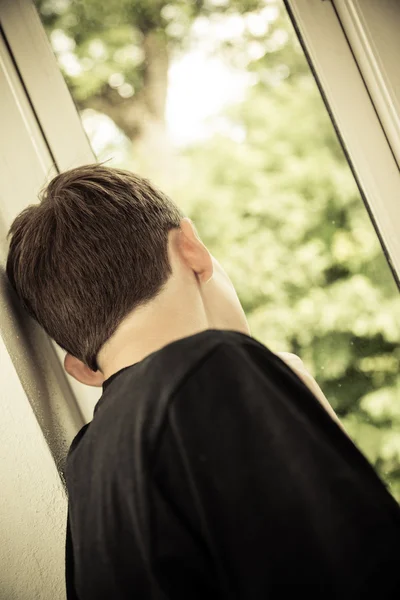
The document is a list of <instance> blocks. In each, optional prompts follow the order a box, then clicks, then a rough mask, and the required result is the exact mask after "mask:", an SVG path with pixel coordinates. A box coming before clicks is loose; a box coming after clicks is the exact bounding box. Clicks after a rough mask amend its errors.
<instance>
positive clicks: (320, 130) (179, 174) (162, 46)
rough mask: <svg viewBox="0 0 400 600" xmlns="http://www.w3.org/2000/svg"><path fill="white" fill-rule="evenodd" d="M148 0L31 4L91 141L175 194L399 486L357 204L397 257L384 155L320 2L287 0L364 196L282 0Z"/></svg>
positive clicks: (370, 261) (394, 173)
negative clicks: (153, 0) (340, 63)
mask: <svg viewBox="0 0 400 600" xmlns="http://www.w3.org/2000/svg"><path fill="white" fill-rule="evenodd" d="M159 4H160V6H161V9H160V7H159V10H157V11H153V10H152V8H151V5H150V4H149V3H148V2H147V1H146V0H141V1H136V2H131V1H128V0H126V1H121V2H118V3H111V2H110V3H99V2H97V1H96V0H82V1H81V2H68V1H64V0H38V1H37V2H36V5H37V8H38V10H39V12H40V15H41V18H42V21H43V24H44V26H45V28H46V31H47V34H48V37H49V39H50V41H51V44H52V47H53V50H54V53H55V55H56V57H57V60H58V63H59V65H60V67H61V69H62V71H63V73H64V77H65V80H66V82H67V83H68V86H69V89H70V91H71V93H72V96H73V98H74V100H75V102H76V105H77V107H78V109H79V112H80V114H81V118H82V123H83V125H84V127H85V130H86V132H87V134H88V136H89V139H90V141H91V144H92V148H93V150H94V152H95V154H96V155H97V157H98V159H99V160H108V161H109V164H113V165H120V166H123V167H125V168H129V169H132V170H136V171H138V172H139V173H141V174H145V175H147V176H150V177H151V178H152V179H153V180H155V181H156V183H158V184H159V185H160V186H161V187H163V188H164V189H166V190H167V191H168V192H169V193H170V194H171V195H172V196H173V197H174V198H175V199H176V200H177V201H178V203H179V204H180V205H181V206H182V208H183V209H184V210H185V211H186V212H187V213H188V214H189V215H190V216H191V218H192V219H193V220H194V221H195V222H196V224H197V226H198V228H199V230H200V232H201V234H202V237H203V239H204V241H205V242H206V243H207V244H208V246H209V248H210V250H211V251H212V252H213V253H214V254H215V255H216V256H217V257H218V258H219V259H220V260H221V262H222V264H224V266H225V267H226V269H227V271H228V272H229V274H230V275H231V277H232V279H233V281H234V283H235V285H236V287H237V290H238V292H239V295H240V298H241V300H242V303H243V305H244V308H245V310H246V312H247V314H248V317H249V321H250V324H251V327H252V332H253V335H254V336H255V337H256V338H258V339H260V340H261V341H262V342H264V343H265V344H266V345H267V346H269V347H270V348H271V349H272V350H275V351H278V350H287V351H293V352H295V353H297V354H299V355H300V356H301V358H302V359H303V361H304V362H305V364H306V365H307V367H308V368H309V369H310V370H311V371H312V372H313V374H314V375H315V377H316V379H317V381H318V382H319V384H320V385H321V387H322V389H323V390H324V392H325V394H326V395H327V397H328V399H329V400H330V402H331V403H332V405H333V407H334V409H335V410H336V411H337V413H338V414H339V416H340V418H341V419H342V421H343V423H344V425H345V427H346V428H347V430H348V431H349V433H350V435H351V436H352V437H353V439H354V440H355V442H356V443H357V444H358V445H359V446H360V447H361V448H362V450H363V451H364V452H365V454H366V455H367V456H368V458H369V459H370V460H371V462H372V463H373V464H374V465H375V467H376V468H377V470H378V471H379V473H380V474H381V476H382V477H383V478H384V479H385V480H386V481H387V482H388V483H389V484H390V486H391V490H392V492H393V494H394V495H395V496H396V498H397V499H398V500H400V404H399V402H398V396H399V387H400V378H399V361H400V351H399V346H398V341H399V327H400V325H399V324H400V319H399V317H400V301H399V297H398V290H397V288H396V284H395V281H394V278H393V275H392V273H391V271H390V268H389V265H388V263H387V260H386V258H385V255H384V252H383V251H382V247H381V245H380V243H379V239H378V236H377V234H376V232H375V229H374V226H373V224H372V223H371V219H370V217H369V214H368V211H369V212H370V213H371V215H372V217H373V220H374V224H375V226H376V227H377V230H378V232H379V235H380V237H381V239H382V241H383V243H384V246H385V250H386V252H387V254H388V256H389V257H390V259H391V261H392V265H393V266H394V268H396V267H397V266H399V265H400V255H399V254H398V253H397V244H398V242H397V239H395V238H396V235H395V234H397V236H399V235H400V223H399V221H398V217H397V216H396V215H394V209H393V204H392V202H393V199H394V197H395V195H396V191H397V190H398V187H397V186H398V185H399V182H398V179H397V178H398V169H397V165H396V164H395V161H394V159H393V155H392V152H391V149H390V147H389V146H388V144H387V140H386V137H385V135H384V133H383V131H382V128H381V125H380V122H379V119H377V117H376V113H375V111H374V107H373V106H372V104H371V102H370V98H369V95H368V93H367V91H366V89H365V86H363V85H362V87H360V85H361V84H363V82H362V79H361V78H360V74H359V71H358V68H357V65H356V64H355V63H354V59H353V58H352V54H351V52H350V51H349V48H348V46H347V45H346V44H347V41H346V38H345V36H344V35H343V30H342V29H341V27H340V24H339V22H338V19H337V15H336V13H335V11H334V10H333V6H332V5H331V3H329V2H307V3H304V2H303V3H301V2H288V3H287V4H288V8H289V9H290V12H291V16H292V19H293V21H294V22H295V24H296V27H297V28H298V29H299V30H301V31H300V33H301V35H302V36H303V44H304V46H305V48H306V50H307V52H308V54H309V57H310V58H311V60H312V61H313V68H314V69H315V71H316V72H317V74H318V77H319V84H320V86H321V87H322V89H323V91H324V95H325V97H326V98H328V96H329V98H328V104H329V108H330V110H331V112H332V113H333V116H334V118H335V121H336V125H337V127H338V128H339V129H340V131H341V134H342V140H343V142H344V144H345V147H346V152H347V156H348V158H349V159H350V161H351V165H352V168H353V170H354V172H355V174H356V175H357V178H358V183H359V186H360V189H361V191H362V193H363V195H364V198H366V199H367V200H368V211H367V210H366V207H365V204H364V201H363V199H362V197H361V195H360V192H359V188H358V187H357V185H356V183H355V180H354V177H353V175H352V173H351V170H350V168H349V165H348V161H347V160H346V158H345V156H344V153H343V150H342V147H341V145H340V143H339V141H338V139H337V136H336V134H335V130H334V127H333V125H332V123H331V120H330V118H329V115H328V112H327V110H326V107H325V105H324V102H323V100H322V98H321V95H320V93H319V90H318V87H317V84H316V82H315V79H314V77H313V75H312V73H311V71H310V68H309V66H308V63H307V60H306V58H305V56H304V53H303V51H302V49H301V47H300V44H299V42H298V40H297V36H296V33H295V31H294V29H293V25H292V24H291V22H290V19H289V17H288V15H287V13H286V11H285V10H284V6H283V3H281V2H278V1H273V0H272V1H266V0H253V1H250V2H248V1H246V2H244V1H241V0H236V1H234V2H226V1H224V0H208V1H207V2H205V3H204V5H199V4H195V3H182V2H178V1H176V2H173V1H170V2H165V3H163V2H160V3H159ZM314 5H315V7H316V8H315V11H316V12H314ZM301 7H303V8H301ZM311 9H312V10H311ZM327 19H328V20H329V24H330V25H332V23H334V25H335V27H336V29H335V27H334V28H333V32H334V35H337V36H338V40H336V39H335V40H334V41H335V43H340V44H341V46H340V48H341V50H343V52H339V54H338V56H339V57H341V58H342V59H343V60H344V62H345V64H346V65H347V70H346V71H345V72H343V71H342V73H341V81H339V79H340V78H339V77H338V74H337V72H336V74H335V73H334V69H333V67H334V58H335V57H334V52H333V51H331V54H329V48H331V50H332V39H329V36H328V35H325V33H326V32H325V31H323V30H319V34H318V35H317V34H316V32H317V30H318V27H319V26H320V25H321V23H326V22H327ZM329 31H331V29H329ZM329 43H331V46H329ZM336 48H338V47H336ZM346 52H347V53H348V55H347V54H346ZM336 60H338V58H337V56H336ZM352 61H353V62H352ZM357 78H358V79H357ZM339 83H340V86H339ZM355 91H356V92H357V93H358V94H359V98H360V103H359V104H357V106H356V107H355V108H353V109H352V110H351V111H350V109H349V106H350V104H351V103H352V102H353V101H354V96H353V95H352V94H353V92H354V93H355ZM366 128H369V129H368V136H369V139H370V140H373V144H372V145H373V146H374V147H375V150H378V149H379V152H378V155H377V158H376V161H378V162H379V169H375V170H374V169H371V168H370V165H371V161H372V160H373V159H372V156H373V155H372V149H371V148H370V145H371V144H370V145H366V142H365V138H364V137H363V136H365V135H367V132H366ZM388 174H389V175H390V177H389V175H388ZM397 197H398V196H397ZM388 206H389V208H388ZM393 215H394V216H393ZM398 239H400V238H398Z"/></svg>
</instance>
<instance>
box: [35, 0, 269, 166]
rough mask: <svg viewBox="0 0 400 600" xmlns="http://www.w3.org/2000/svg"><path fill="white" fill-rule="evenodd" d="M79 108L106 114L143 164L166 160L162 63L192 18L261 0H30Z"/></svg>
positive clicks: (245, 9) (243, 9)
mask: <svg viewBox="0 0 400 600" xmlns="http://www.w3.org/2000/svg"><path fill="white" fill-rule="evenodd" d="M36 5H37V8H38V10H39V13H40V15H41V18H42V21H43V24H44V26H45V28H46V30H47V32H48V33H49V36H50V39H51V40H52V42H53V47H54V49H55V51H56V54H58V57H59V60H60V66H61V68H62V70H63V72H64V76H65V78H66V80H67V82H68V85H69V88H70V90H71V92H72V95H73V97H74V99H75V102H76V104H77V106H78V108H79V109H80V110H82V109H84V108H91V109H93V110H96V111H98V112H100V113H103V114H105V115H107V116H108V117H110V118H111V119H112V120H113V121H114V123H115V124H116V125H117V126H118V127H119V129H120V130H121V131H123V132H124V134H125V135H126V137H127V138H128V139H129V140H131V141H132V142H135V147H137V148H138V152H137V155H139V156H140V157H141V159H142V161H141V162H142V165H141V166H142V168H143V169H145V170H148V169H149V168H150V167H151V165H155V164H158V166H159V167H160V168H161V165H164V167H165V170H168V169H169V168H170V166H171V160H170V157H171V156H172V155H173V152H172V148H171V145H170V143H169V139H168V136H167V132H166V125H165V107H166V99H167V89H168V68H169V65H170V61H171V56H172V54H173V53H174V52H176V51H179V50H182V49H183V48H184V47H185V46H186V45H187V44H188V42H189V39H190V38H189V35H188V34H189V31H190V27H191V25H192V23H193V20H194V19H196V18H198V17H200V16H204V17H206V18H209V19H210V18H212V17H215V18H218V17H220V16H223V15H228V14H239V13H240V14H242V15H243V14H246V13H250V12H252V11H255V10H256V9H258V8H261V7H262V6H264V2H263V0H229V1H224V0H135V1H133V0H107V1H106V2H99V1H98V0H36Z"/></svg>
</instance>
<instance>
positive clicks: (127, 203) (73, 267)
mask: <svg viewBox="0 0 400 600" xmlns="http://www.w3.org/2000/svg"><path fill="white" fill-rule="evenodd" d="M181 218H182V214H181V212H180V210H179V209H178V208H177V207H176V206H175V204H174V203H173V202H172V201H171V200H170V199H169V198H168V197H167V196H166V195H164V194H163V193H162V192H161V191H159V190H158V189H157V188H155V187H154V186H153V185H152V184H151V183H150V182H149V181H148V180H146V179H143V178H141V177H138V176H137V175H134V174H133V173H129V172H128V171H123V170H120V169H114V168H110V167H105V166H103V165H97V164H94V165H86V166H82V167H78V168H76V169H71V170H70V171H67V172H65V173H61V174H60V175H57V176H56V177H55V178H54V179H53V180H52V181H51V182H50V183H49V185H48V186H47V188H45V190H44V191H43V192H42V194H41V202H40V204H37V205H32V206H29V207H28V208H26V209H25V210H23V211H22V212H21V213H20V214H19V215H18V216H17V218H16V219H15V220H14V222H13V224H12V225H11V228H10V231H9V234H8V235H11V236H12V238H11V243H10V251H9V254H8V260H7V275H8V278H9V280H10V282H11V285H12V286H13V288H14V289H15V291H16V293H17V295H18V296H19V297H20V299H21V300H22V303H23V305H24V307H25V309H26V310H27V311H28V313H29V314H30V315H31V316H32V317H33V318H34V319H35V320H36V321H37V322H38V323H39V324H40V325H41V326H42V327H43V328H44V329H45V331H46V332H47V333H48V334H49V336H50V337H52V338H53V339H54V340H55V341H56V342H57V343H58V344H59V345H60V346H61V347H62V348H63V349H64V350H66V351H67V352H69V353H71V354H72V355H73V356H75V357H77V358H79V359H80V360H82V361H83V362H84V363H86V364H87V365H88V366H89V367H90V368H91V369H93V370H97V368H98V366H97V361H96V356H97V354H98V352H99V350H100V348H101V347H102V346H103V344H104V343H105V342H106V341H107V339H108V338H109V337H110V336H111V335H112V334H113V333H114V331H115V330H116V328H117V327H118V325H119V324H120V322H121V321H122V320H123V319H124V317H125V316H127V314H128V313H129V312H130V311H132V310H133V309H134V308H135V307H137V306H139V305H141V304H144V303H145V302H146V301H148V300H150V299H151V298H153V297H155V296H156V295H157V294H158V293H159V292H160V291H161V289H162V287H163V285H164V284H165V283H166V281H167V279H168V277H169V275H170V274H171V267H170V264H169V260H168V250H167V246H168V232H169V231H170V230H171V229H173V228H178V227H179V223H180V220H181Z"/></svg>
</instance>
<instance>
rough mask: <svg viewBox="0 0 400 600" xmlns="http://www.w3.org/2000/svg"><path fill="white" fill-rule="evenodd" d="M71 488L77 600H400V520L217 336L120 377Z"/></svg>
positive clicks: (275, 375)
mask: <svg viewBox="0 0 400 600" xmlns="http://www.w3.org/2000/svg"><path fill="white" fill-rule="evenodd" d="M66 480H67V487H68V493H69V514H68V524H67V544H66V578H67V593H68V600H76V599H77V598H78V599H79V600H133V599H134V600H136V599H152V600H153V599H154V600H155V599H157V600H161V599H162V600H167V599H168V600H169V599H171V600H177V599H178V600H179V599H181V598H182V599H185V600H197V599H205V600H211V599H214V598H218V599H222V598H223V599H230V600H233V599H236V598H237V599H239V598H240V599H245V600H269V599H277V598H286V597H289V596H288V594H289V593H295V592H297V593H299V592H300V591H301V590H303V591H304V592H305V594H306V596H305V597H307V598H319V599H321V598H323V599H324V600H327V599H331V598H338V599H341V600H345V599H352V600H354V599H358V598H360V599H361V598H363V599H365V598H391V597H395V596H396V597H398V595H399V593H400V551H399V549H400V510H399V507H398V505H397V504H396V502H395V501H394V499H393V498H392V497H391V495H390V494H389V493H388V492H387V490H386V488H385V487H384V485H383V483H382V482H381V481H380V480H379V478H378V477H377V475H376V474H375V472H374V470H373V469H372V467H371V466H370V465H369V464H368V462H367V461H366V460H365V459H364V457H363V456H362V455H361V454H360V452H359V451H358V450H357V449H356V448H355V446H354V445H353V443H352V442H351V441H350V439H349V438H348V437H347V436H346V434H345V433H344V432H343V431H342V430H341V428H340V427H339V426H338V425H337V424H336V423H335V422H334V421H333V420H332V419H331V417H330V416H329V415H328V414H327V412H326V411H325V409H324V408H323V407H322V406H321V404H320V403H319V401H318V400H316V399H315V398H314V396H313V394H312V393H311V392H310V391H309V389H308V388H307V387H306V386H305V385H304V384H303V383H302V381H300V379H299V378H298V377H297V376H296V375H295V374H294V373H293V372H292V371H291V369H290V368H289V367H287V366H286V364H284V363H283V362H282V361H281V360H280V359H279V358H278V357H277V356H276V355H274V354H273V353H271V352H270V351H269V350H268V349H266V348H265V347H264V346H263V345H261V344H260V343H258V342H257V341H255V340H254V339H252V338H250V337H248V336H246V335H243V334H240V333H235V332H232V331H215V330H208V331H205V332H202V333H200V334H197V335H194V336H191V337H188V338H185V339H182V340H179V341H176V342H174V343H171V344H169V345H168V346H166V347H164V348H163V349H161V350H159V351H157V352H155V353H153V354H151V355H150V356H148V357H147V358H146V359H144V360H143V361H141V362H140V363H137V364H135V365H133V366H130V367H126V368H124V369H122V370H121V371H119V372H118V373H116V374H114V375H112V376H111V377H110V378H109V379H108V380H107V381H106V382H105V383H104V392H103V395H102V397H101V398H100V400H99V401H98V403H97V405H96V407H95V411H94V417H93V420H92V422H91V423H90V424H89V425H86V426H85V427H83V429H82V430H81V431H80V432H79V433H78V435H77V436H76V437H75V439H74V441H73V443H72V445H71V448H70V452H69V455H68V461H67V468H66Z"/></svg>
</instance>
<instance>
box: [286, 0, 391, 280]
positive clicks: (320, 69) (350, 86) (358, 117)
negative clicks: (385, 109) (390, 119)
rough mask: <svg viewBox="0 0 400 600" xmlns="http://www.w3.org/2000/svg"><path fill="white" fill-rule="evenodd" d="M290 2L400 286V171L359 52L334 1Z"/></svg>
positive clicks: (290, 12)
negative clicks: (366, 78)
mask: <svg viewBox="0 0 400 600" xmlns="http://www.w3.org/2000/svg"><path fill="white" fill-rule="evenodd" d="M284 2H285V6H286V9H287V11H288V13H289V17H290V19H291V21H292V23H293V26H294V28H295V30H296V33H297V35H298V38H299V41H300V43H301V45H302V47H303V50H304V52H305V55H306V57H307V60H308V62H309V64H310V67H311V70H312V72H313V74H314V77H315V79H316V82H317V85H318V87H319V89H320V92H321V95H322V97H323V100H324V102H325V105H326V107H327V110H328V112H329V115H330V117H331V120H332V122H333V125H334V127H335V130H336V132H337V135H338V137H339V140H340V142H341V144H342V147H343V150H344V152H345V154H346V157H347V160H348V162H349V165H350V168H351V169H352V171H353V174H354V177H355V179H356V182H357V184H358V187H359V189H360V193H361V195H362V198H363V200H364V203H365V206H366V208H367V211H368V213H369V215H370V217H371V220H372V223H373V225H374V228H375V230H376V232H377V235H378V237H379V240H380V242H381V245H382V248H383V251H384V253H385V255H386V258H387V260H388V262H389V265H390V267H391V270H392V273H393V275H394V278H395V280H396V282H397V285H398V286H399V284H400V171H399V168H398V165H397V162H396V159H395V157H394V155H393V151H392V148H391V146H390V144H389V141H388V138H387V135H386V134H385V131H384V129H383V126H382V123H381V120H380V118H379V116H378V114H377V112H376V109H375V106H374V104H373V102H372V99H371V94H370V91H369V89H368V87H367V84H366V82H365V80H364V78H363V76H362V74H361V71H360V66H359V64H358V63H357V60H356V57H355V53H354V52H353V48H352V47H351V45H350V43H349V40H348V38H347V37H346V35H345V32H344V29H343V26H342V23H341V22H340V19H339V16H338V13H337V11H336V10H335V6H334V5H333V3H332V2H331V1H329V0H284ZM350 107H351V108H350Z"/></svg>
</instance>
